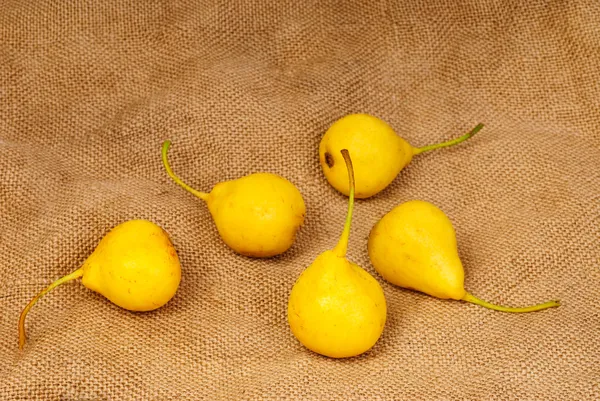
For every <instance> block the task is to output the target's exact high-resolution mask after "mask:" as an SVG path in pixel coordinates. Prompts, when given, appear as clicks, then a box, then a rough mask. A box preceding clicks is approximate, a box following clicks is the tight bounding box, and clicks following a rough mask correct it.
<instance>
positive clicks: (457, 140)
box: [413, 124, 483, 155]
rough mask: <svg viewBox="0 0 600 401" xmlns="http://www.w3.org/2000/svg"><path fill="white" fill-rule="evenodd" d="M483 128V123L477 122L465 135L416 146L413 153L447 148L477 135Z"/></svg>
mask: <svg viewBox="0 0 600 401" xmlns="http://www.w3.org/2000/svg"><path fill="white" fill-rule="evenodd" d="M482 128H483V124H477V126H476V127H475V128H473V129H472V130H471V132H469V133H467V134H464V135H463V136H460V137H458V138H456V139H452V140H450V141H447V142H442V143H436V144H433V145H427V146H423V147H422V148H414V147H413V154H415V155H418V154H419V153H423V152H427V151H429V150H433V149H438V148H445V147H447V146H452V145H456V144H458V143H461V142H464V141H466V140H467V139H469V138H470V137H472V136H473V135H475V134H476V133H477V132H479V130H481V129H482Z"/></svg>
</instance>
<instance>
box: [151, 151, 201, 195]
mask: <svg viewBox="0 0 600 401" xmlns="http://www.w3.org/2000/svg"><path fill="white" fill-rule="evenodd" d="M170 146H171V141H164V142H163V145H162V162H163V165H164V166H165V170H167V174H169V177H171V178H172V179H173V181H175V183H176V184H177V185H179V186H180V187H182V188H183V189H185V190H186V191H188V192H190V193H192V194H194V195H196V196H197V197H198V198H200V199H202V200H203V201H206V200H208V194H207V193H206V192H201V191H197V190H195V189H194V188H192V187H190V186H189V185H187V184H186V183H184V182H183V181H181V179H180V178H179V177H177V176H176V175H175V173H173V170H171V166H169V161H168V160H167V152H168V151H169V147H170Z"/></svg>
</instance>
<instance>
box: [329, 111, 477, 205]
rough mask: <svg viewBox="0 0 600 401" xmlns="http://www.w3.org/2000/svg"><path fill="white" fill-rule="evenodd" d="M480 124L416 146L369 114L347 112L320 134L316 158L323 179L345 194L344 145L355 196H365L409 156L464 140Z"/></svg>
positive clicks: (380, 186) (382, 185)
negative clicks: (353, 176)
mask: <svg viewBox="0 0 600 401" xmlns="http://www.w3.org/2000/svg"><path fill="white" fill-rule="evenodd" d="M481 128H483V125H482V124H479V125H477V126H476V127H475V128H474V129H473V130H472V131H471V132H469V133H467V134H465V135H463V136H461V137H459V138H456V139H453V140H450V141H447V142H442V143H437V144H434V145H429V146H423V147H420V148H417V147H414V146H412V145H411V144H410V143H408V142H407V141H406V140H405V139H403V138H401V137H400V136H399V135H397V134H396V133H395V132H394V130H393V129H392V127H390V126H389V125H388V124H387V123H386V122H385V121H383V120H381V119H379V118H377V117H374V116H371V115H369V114H349V115H347V116H345V117H342V118H340V119H339V120H337V121H335V122H334V123H333V124H332V125H331V126H330V127H329V129H328V130H327V131H326V132H325V134H324V135H323V138H321V142H320V144H319V161H320V163H321V168H322V169H323V173H324V174H325V178H327V181H328V182H329V183H330V184H331V185H332V186H333V187H334V188H335V189H336V190H338V191H339V192H341V193H343V194H344V195H346V196H347V195H348V193H349V187H348V173H347V171H346V168H345V167H344V163H343V158H342V157H341V156H340V150H341V149H348V151H349V152H350V153H351V154H352V162H353V163H354V172H355V174H356V180H355V184H356V195H355V196H356V197H357V198H369V197H371V196H374V195H376V194H377V193H379V192H381V191H382V190H384V189H385V188H386V187H387V186H388V185H390V183H391V182H392V181H393V180H394V179H395V178H396V176H397V175H398V174H399V173H400V171H402V169H404V168H405V167H406V166H407V165H408V164H409V163H410V162H411V160H412V158H413V156H416V155H418V154H421V153H423V152H427V151H430V150H433V149H439V148H444V147H448V146H452V145H456V144H458V143H461V142H464V141H466V140H467V139H469V138H471V137H472V136H473V135H475V134H476V133H477V132H478V131H479V130H480V129H481Z"/></svg>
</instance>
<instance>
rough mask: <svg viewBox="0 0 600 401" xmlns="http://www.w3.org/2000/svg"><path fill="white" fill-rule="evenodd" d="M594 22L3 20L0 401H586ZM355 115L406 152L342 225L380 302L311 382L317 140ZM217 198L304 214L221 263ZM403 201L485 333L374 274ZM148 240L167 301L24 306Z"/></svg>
mask: <svg viewBox="0 0 600 401" xmlns="http://www.w3.org/2000/svg"><path fill="white" fill-rule="evenodd" d="M598 21H600V3H598V2H597V1H595V0H589V1H559V0H557V1H533V2H524V1H518V0H515V1H494V0H490V1H389V0H388V1H384V0H381V1H380V0H376V1H366V0H365V1H357V0H352V1H347V2H341V1H325V2H317V1H308V2H297V1H289V0H286V1H275V0H272V1H262V0H227V1H226V0H221V1H219V0H208V1H147V2H142V1H139V2H122V1H116V0H114V1H92V0H88V1H80V0H77V1H75V0H74V1H64V2H56V1H20V0H9V1H4V2H3V3H2V7H1V12H0V185H1V191H0V228H1V232H0V308H1V310H2V314H1V315H0V316H1V322H0V328H1V334H2V335H1V338H0V361H1V363H0V399H2V400H24V399H32V400H34V399H35V400H42V399H43V400H46V399H47V400H129V399H132V400H133V399H135V400H195V399H198V400H287V399H289V400H292V399H294V400H296V399H297V400H401V399H407V400H455V399H456V400H459V399H461V400H509V399H511V400H591V399H600V387H599V382H600V337H599V333H600V305H599V302H598V300H599V299H600V272H599V266H598V256H599V252H600V245H599V237H600V230H599V224H600V218H599V215H600V210H599V209H600V197H599V194H600V175H599V172H600V150H599V149H600V130H599V124H600V86H599V85H600V84H599V83H600V69H599V67H598V66H599V65H600V45H599V43H600V42H599V38H600V24H599V23H598ZM353 112H366V113H370V114H373V115H376V116H378V117H380V118H382V119H384V120H386V121H387V122H389V124H390V125H391V126H392V127H394V129H395V130H396V131H397V132H398V134H399V135H401V136H403V137H404V138H406V139H407V140H408V141H409V142H410V143H412V144H413V145H415V146H423V145H427V144H430V143H435V142H440V141H443V140H448V139H450V138H454V137H456V136H458V135H460V134H462V133H464V132H466V131H468V130H470V129H471V128H473V127H474V126H475V125H476V124H477V123H479V122H483V123H484V124H485V128H484V129H483V130H482V131H481V132H480V133H479V134H478V135H477V136H476V137H474V138H472V139H471V140H469V141H468V142H465V143H463V144H461V145H459V146H456V147H453V148H449V149H443V150H439V151H435V152H430V153H427V154H423V155H420V156H418V157H416V158H415V159H414V161H413V162H412V163H411V164H410V165H409V166H408V167H407V168H406V169H405V170H404V171H402V172H401V174H400V175H399V176H398V178H397V179H396V180H395V181H394V182H393V184H392V185H391V186H390V187H388V188H387V189H386V190H385V191H383V192H382V193H380V194H378V195H377V196H375V197H373V198H372V199H367V200H361V201H358V202H357V205H356V208H355V217H354V221H353V226H352V232H351V237H350V246H349V252H348V254H349V259H350V260H352V261H354V262H356V263H357V264H359V265H361V266H363V267H364V268H365V269H366V270H367V271H368V272H370V273H371V274H373V275H374V276H375V277H376V278H377V280H379V282H380V283H381V285H382V286H383V289H384V292H385V296H386V298H387V302H388V321H387V324H386V327H385V330H384V332H383V335H382V337H381V338H380V340H379V342H378V343H377V344H376V345H375V347H374V348H373V349H372V350H371V351H369V352H367V353H366V354H364V355H362V356H360V357H356V358H352V359H346V360H334V359H328V358H325V357H322V356H319V355H316V354H314V353H311V352H309V351H307V350H306V349H305V348H303V347H302V346H301V345H300V344H299V343H298V342H297V340H296V339H295V338H294V337H293V335H292V334H291V332H290V330H289V327H288V324H287V321H286V312H287V310H286V308H287V300H288V295H289V293H290V290H291V288H292V285H293V283H294V281H295V280H296V278H297V277H298V275H299V274H300V273H301V271H302V270H303V269H304V268H305V267H307V266H308V265H309V264H310V263H311V262H312V260H313V259H314V258H315V257H316V256H317V255H318V254H319V253H320V252H322V251H323V250H325V249H328V248H331V247H333V246H334V244H335V243H336V241H337V238H338V236H339V234H340V232H341V229H342V225H343V220H344V216H345V213H346V207H347V198H346V197H344V196H342V195H340V194H339V193H337V192H335V190H334V189H333V188H332V187H331V186H329V185H328V183H327V182H326V180H325V178H324V176H323V174H322V172H321V168H320V166H319V162H318V143H319V140H320V138H321V136H322V135H323V133H324V132H325V130H326V129H327V127H328V126H329V125H330V124H331V123H332V122H333V121H335V120H336V119H338V118H340V117H341V116H343V115H345V114H349V113H353ZM165 139H171V140H172V141H173V145H172V148H171V151H170V158H171V161H172V165H173V168H174V170H175V171H176V172H177V173H178V174H179V175H180V176H181V177H182V178H183V179H184V180H186V181H187V182H188V183H190V184H191V185H192V186H194V187H196V188H199V189H202V190H210V188H211V187H212V186H213V185H214V184H216V183H218V182H220V181H223V180H226V179H233V178H236V177H240V176H242V175H245V174H249V173H252V172H257V171H268V172H273V173H277V174H281V175H283V176H285V177H286V178H288V179H289V180H290V181H291V182H293V183H294V184H295V185H296V186H297V187H298V188H299V190H300V191H301V192H302V194H303V196H304V199H305V201H306V205H307V216H306V224H305V225H304V226H303V227H302V229H301V230H300V232H299V236H298V238H297V241H296V242H295V244H294V246H293V247H292V249H291V250H290V251H288V252H287V253H285V254H283V255H281V256H279V257H276V258H273V259H268V260H255V259H250V258H246V257H242V256H239V255H236V254H234V253H233V252H232V251H231V250H230V249H228V248H227V247H226V246H225V245H224V243H223V242H222V241H221V240H220V238H219V236H218V233H217V231H216V229H215V226H214V224H213V222H212V220H211V217H210V214H209V212H208V210H207V207H206V205H205V204H204V203H203V202H202V201H200V200H199V199H197V198H194V197H193V196H192V195H190V194H189V193H186V192H185V191H183V190H182V189H181V188H180V187H178V186H176V185H175V184H174V183H173V182H172V181H171V180H170V179H169V178H168V177H167V175H166V173H165V171H164V169H163V167H162V165H161V162H160V146H161V143H162V141H163V140H165ZM410 199H422V200H427V201H430V202H433V203H434V204H436V205H437V206H439V207H440V208H441V209H442V210H443V211H444V212H445V213H446V214H447V215H448V216H449V217H450V219H451V220H452V222H453V224H454V225H455V228H456V232H457V238H458V244H459V253H460V256H461V258H462V261H463V264H464V266H465V270H466V287H467V289H468V290H469V291H471V292H472V293H473V294H475V295H477V296H479V297H481V298H484V299H486V300H489V301H492V302H496V303H499V304H506V305H513V306H522V305H528V304H534V303H538V302H542V301H547V300H550V299H560V300H561V301H562V302H563V306H561V307H560V308H558V309H550V310H546V311H543V312H538V313H531V314H519V315H515V314H506V313H500V312H493V311H490V310H487V309H484V308H481V307H477V306H474V305H469V304H465V303H462V302H456V301H442V300H437V299H434V298H432V297H429V296H426V295H423V294H419V293H416V292H411V291H408V290H403V289H400V288H397V287H394V286H393V285H390V284H389V283H386V282H384V281H383V280H382V278H381V276H379V275H378V274H377V273H376V272H375V271H374V269H373V267H372V266H371V264H370V263H369V259H368V254H367V248H366V240H367V236H368V233H369V230H370V229H371V227H372V226H373V224H374V223H375V222H376V221H377V220H378V219H379V218H381V217H382V216H383V215H384V214H385V213H386V212H387V211H389V210H390V209H392V208H393V207H394V206H396V205H397V204H399V203H401V202H403V201H407V200H410ZM133 218H145V219H149V220H152V221H154V222H156V223H158V224H160V225H161V226H162V227H164V228H165V229H166V230H167V231H168V232H169V234H170V235H171V237H172V240H173V242H174V244H175V246H176V248H177V251H178V253H179V256H180V259H181V262H182V270H183V273H182V281H181V286H180V288H179V291H178V293H177V295H176V296H175V298H174V299H173V300H172V301H171V302H170V303H168V304H167V305H166V306H165V307H163V308H162V309H160V310H157V311H155V312H152V313H145V314H136V313H131V312H128V311H126V310H123V309H120V308H118V307H117V306H115V305H113V304H111V303H110V302H108V301H107V300H106V299H105V298H103V297H102V296H100V295H98V294H95V293H92V292H91V291H89V290H87V289H86V288H85V287H83V286H82V285H81V283H80V282H74V283H69V284H66V285H64V286H62V287H60V288H58V289H56V290H55V291H53V292H52V293H50V294H49V295H47V296H46V297H45V298H44V299H42V300H41V301H40V302H39V303H38V304H37V305H36V307H35V308H34V309H33V310H32V312H31V313H30V314H29V317H28V321H27V327H28V334H29V342H28V344H27V347H26V349H25V350H24V352H22V353H21V352H19V351H18V348H17V330H16V329H17V320H18V316H19V313H20V311H21V310H22V308H23V307H24V306H25V304H26V303H27V301H28V300H29V299H31V297H32V296H33V295H34V294H35V293H37V292H38V291H39V290H40V289H42V288H43V287H44V286H46V285H47V284H49V283H50V282H51V281H53V280H55V279H57V278H58V277H60V276H63V275H65V274H67V273H69V272H71V271H73V270H75V269H76V268H77V267H79V266H80V264H81V263H82V262H83V261H84V260H85V258H86V257H87V255H89V254H90V253H91V252H92V251H93V249H94V247H95V246H96V244H97V243H98V241H99V240H100V239H101V238H102V236H103V235H104V234H105V233H106V232H108V230H109V229H110V228H111V227H113V226H115V225H116V224H118V223H120V222H123V221H125V220H127V219H133Z"/></svg>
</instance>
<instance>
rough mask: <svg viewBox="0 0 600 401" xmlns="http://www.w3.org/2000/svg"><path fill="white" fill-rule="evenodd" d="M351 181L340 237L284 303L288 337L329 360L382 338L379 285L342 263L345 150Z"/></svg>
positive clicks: (357, 351)
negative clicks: (347, 185) (346, 186)
mask: <svg viewBox="0 0 600 401" xmlns="http://www.w3.org/2000/svg"><path fill="white" fill-rule="evenodd" d="M342 153H343V155H344V156H343V157H344V159H345V162H346V164H347V168H348V172H349V177H350V202H349V205H348V215H347V217H346V224H345V226H344V230H343V232H342V235H341V238H340V239H339V242H338V244H337V245H336V246H335V248H334V249H332V250H328V251H325V252H323V253H322V254H320V255H319V256H318V257H317V258H316V259H315V260H314V261H313V263H312V264H311V265H310V266H309V267H307V268H306V270H304V272H303V273H302V274H301V275H300V277H299V278H298V280H297V281H296V283H295V284H294V287H293V288H292V291H291V294H290V298H289V302H288V322H289V324H290V328H291V330H292V333H293V334H294V336H296V338H297V339H298V340H299V341H300V342H301V343H302V344H303V345H304V346H305V347H306V348H308V349H310V350H312V351H314V352H316V353H319V354H321V355H325V356H329V357H332V358H346V357H351V356H356V355H360V354H362V353H363V352H365V351H367V350H369V349H370V348H371V347H373V345H375V343H376V342H377V340H378V339H379V336H380V335H381V333H382V331H383V327H384V326H385V320H386V303H385V297H384V295H383V290H382V289H381V286H380V285H379V283H378V282H377V280H375V279H374V278H373V276H371V275H370V274H369V273H367V272H366V271H365V270H363V269H362V268H361V267H359V266H357V265H355V264H354V263H352V262H349V261H348V259H346V250H347V248H348V237H349V235H350V223H351V221H352V209H353V206H354V184H353V181H354V175H353V173H352V162H351V160H350V156H349V154H348V151H347V150H342Z"/></svg>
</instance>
